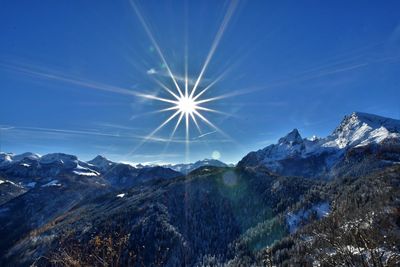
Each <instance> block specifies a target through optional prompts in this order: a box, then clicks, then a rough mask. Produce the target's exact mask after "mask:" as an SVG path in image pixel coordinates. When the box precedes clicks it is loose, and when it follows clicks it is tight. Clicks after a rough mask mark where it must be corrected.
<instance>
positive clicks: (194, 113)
mask: <svg viewBox="0 0 400 267" xmlns="http://www.w3.org/2000/svg"><path fill="white" fill-rule="evenodd" d="M130 3H131V6H132V8H133V9H134V11H135V13H136V15H137V17H138V19H139V21H140V23H141V24H142V26H143V28H144V30H145V32H146V34H147V36H148V37H149V39H150V41H151V43H152V47H153V48H154V51H155V52H156V53H157V54H158V55H159V57H160V59H161V63H162V65H163V68H164V69H165V71H166V74H167V75H166V76H169V78H170V79H171V81H172V84H170V85H167V84H165V83H163V82H162V81H161V80H159V79H157V78H156V77H155V76H156V75H155V74H157V71H155V70H153V71H151V72H149V71H147V73H148V74H152V75H153V79H154V81H155V82H156V83H157V84H158V85H159V86H160V88H162V89H164V90H165V91H166V92H167V93H168V94H167V95H166V96H164V97H160V96H158V95H154V94H144V93H137V94H136V96H139V97H143V98H146V99H151V100H157V101H161V102H164V103H165V104H169V105H170V106H169V107H167V108H164V109H162V110H157V111H154V112H152V113H160V112H170V113H171V115H170V116H169V117H168V118H167V119H166V120H165V121H164V122H162V123H161V124H160V125H159V126H158V127H157V128H156V129H155V130H154V131H152V132H151V133H150V134H148V135H147V136H146V137H145V138H144V139H143V140H142V142H141V143H140V144H138V146H137V147H140V146H141V145H142V144H143V143H145V142H146V141H147V140H149V139H151V138H153V136H154V135H155V134H156V133H157V132H158V131H160V130H161V129H162V128H163V127H164V126H166V125H167V124H170V123H172V122H174V120H175V121H176V122H175V126H174V127H173V130H172V132H171V133H170V136H169V139H168V142H167V144H169V142H171V141H172V140H173V138H174V134H175V132H176V131H177V129H178V127H179V126H180V125H181V124H184V125H185V132H186V134H185V136H186V138H185V143H186V150H187V151H186V155H187V154H188V147H189V143H190V141H191V138H190V134H189V129H190V125H195V126H196V128H197V130H198V132H199V134H200V136H204V133H202V130H201V128H200V125H199V122H202V123H203V124H206V125H207V126H208V127H210V128H212V129H213V131H214V132H218V133H220V134H222V135H223V136H224V137H226V138H227V139H229V140H232V139H231V137H230V136H229V135H227V134H226V133H225V132H224V131H222V130H221V129H220V128H219V127H217V126H216V125H215V124H214V123H212V122H211V121H210V120H209V119H208V118H207V115H209V113H219V114H222V115H225V116H226V115H228V116H230V114H227V113H224V112H221V111H218V110H215V109H211V108H209V107H206V106H205V105H207V104H209V103H210V102H215V101H217V100H221V99H223V98H227V97H232V96H235V95H236V94H237V92H236V93H235V92H229V93H227V94H225V95H219V96H213V97H208V98H205V96H206V95H207V94H208V92H207V91H209V89H211V88H212V87H213V86H214V85H215V84H216V83H217V82H218V81H220V80H221V79H222V78H223V76H224V75H225V74H226V72H227V70H226V71H224V72H223V73H221V74H220V75H219V76H218V77H216V78H215V79H212V80H210V79H207V80H209V82H208V84H206V83H207V81H205V80H206V79H204V80H203V76H204V74H205V72H206V69H207V67H208V65H209V63H210V61H211V59H212V57H213V55H214V53H215V50H216V48H217V47H218V44H219V42H220V40H221V37H222V36H223V34H224V32H225V29H226V27H227V25H228V23H229V21H230V19H231V17H232V15H233V13H234V11H235V9H236V6H237V4H238V1H235V0H233V1H231V2H230V4H229V6H228V8H227V10H226V14H225V16H224V17H223V20H222V22H221V25H220V27H219V29H218V32H217V34H216V36H215V38H214V40H213V42H212V44H211V46H210V50H209V52H208V54H207V56H206V59H205V61H204V64H203V66H202V67H201V69H200V72H199V74H198V76H197V78H196V79H192V78H190V77H189V76H188V65H189V64H188V45H187V43H186V45H185V50H184V51H183V52H184V59H185V60H184V61H185V66H184V67H185V69H184V75H179V76H178V75H177V76H175V75H174V74H173V72H172V70H171V68H170V66H169V64H168V62H167V61H166V58H165V56H164V54H163V53H162V51H161V48H160V46H159V44H158V43H157V41H156V39H155V38H154V36H153V34H152V32H151V31H150V28H149V26H148V25H147V23H146V20H145V19H144V17H143V16H142V14H141V12H140V10H139V8H138V7H137V5H136V4H135V2H134V1H133V0H131V1H130ZM189 80H190V83H189ZM178 82H179V83H180V84H178ZM181 83H184V85H183V84H181ZM189 86H190V88H189ZM206 92H207V93H206ZM207 113H208V114H207Z"/></svg>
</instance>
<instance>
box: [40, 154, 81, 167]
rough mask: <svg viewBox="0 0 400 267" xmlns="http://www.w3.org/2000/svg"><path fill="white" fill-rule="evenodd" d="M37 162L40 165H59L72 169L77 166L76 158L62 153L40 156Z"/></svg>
mask: <svg viewBox="0 0 400 267" xmlns="http://www.w3.org/2000/svg"><path fill="white" fill-rule="evenodd" d="M39 162H40V164H60V165H63V166H64V167H65V168H71V169H72V168H76V167H77V166H78V157H77V156H75V155H68V154H64V153H51V154H46V155H44V156H42V157H41V158H40V161H39Z"/></svg>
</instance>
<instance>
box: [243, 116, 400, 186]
mask: <svg viewBox="0 0 400 267" xmlns="http://www.w3.org/2000/svg"><path fill="white" fill-rule="evenodd" d="M399 143H400V121H398V120H394V119H389V118H384V117H380V116H376V115H371V114H366V113H356V112H355V113H352V114H351V115H348V116H345V118H344V119H343V121H342V122H341V123H340V125H339V126H338V127H337V128H336V129H335V130H334V131H333V133H332V134H331V135H329V136H327V137H325V138H320V139H317V138H313V139H311V140H309V139H303V138H302V137H301V136H300V134H299V132H298V131H297V129H294V130H293V131H292V132H290V133H289V134H287V135H286V136H285V137H282V138H281V139H279V141H278V143H277V144H273V145H270V146H267V147H266V148H264V149H262V150H259V151H256V152H251V153H249V154H248V155H247V156H246V157H244V158H243V159H242V160H241V161H240V162H239V164H238V166H240V167H256V166H265V167H267V168H268V169H269V170H271V171H273V172H275V173H278V174H281V175H299V176H304V177H326V178H329V177H332V176H335V175H340V174H345V173H346V174H351V173H352V171H351V169H352V168H355V166H354V165H355V164H359V165H360V166H361V165H362V166H364V167H363V168H361V167H360V166H358V167H357V168H358V169H359V170H361V169H364V171H365V172H367V171H368V170H371V169H372V168H375V167H382V166H386V165H390V164H393V163H396V162H399V155H400V149H399ZM366 151H368V153H366ZM373 159H375V161H374V160H373ZM371 163H372V164H371ZM359 170H357V173H358V174H359Z"/></svg>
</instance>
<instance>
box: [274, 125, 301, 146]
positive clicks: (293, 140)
mask: <svg viewBox="0 0 400 267" xmlns="http://www.w3.org/2000/svg"><path fill="white" fill-rule="evenodd" d="M302 142H303V138H301V135H300V133H299V131H298V130H297V129H293V130H292V131H291V132H290V133H288V134H287V135H286V136H284V137H282V138H280V139H279V141H278V143H279V144H286V145H289V144H290V145H295V144H300V143H302Z"/></svg>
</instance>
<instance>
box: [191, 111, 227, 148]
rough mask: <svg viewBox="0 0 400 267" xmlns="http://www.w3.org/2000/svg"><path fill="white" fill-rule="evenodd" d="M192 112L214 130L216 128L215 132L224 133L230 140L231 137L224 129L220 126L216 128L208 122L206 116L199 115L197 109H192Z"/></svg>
mask: <svg viewBox="0 0 400 267" xmlns="http://www.w3.org/2000/svg"><path fill="white" fill-rule="evenodd" d="M194 113H195V114H196V115H197V116H199V117H200V119H202V120H203V121H204V122H205V123H206V124H208V125H209V126H211V127H212V128H214V130H216V131H217V132H219V133H220V134H222V135H224V136H225V137H226V138H228V139H229V140H232V141H233V139H232V137H230V136H229V135H228V134H227V133H225V132H224V131H222V130H221V129H220V128H218V127H217V126H216V125H214V124H213V123H212V122H210V121H209V120H208V119H207V118H206V117H204V116H203V115H201V113H200V112H198V111H197V110H195V111H194Z"/></svg>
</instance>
